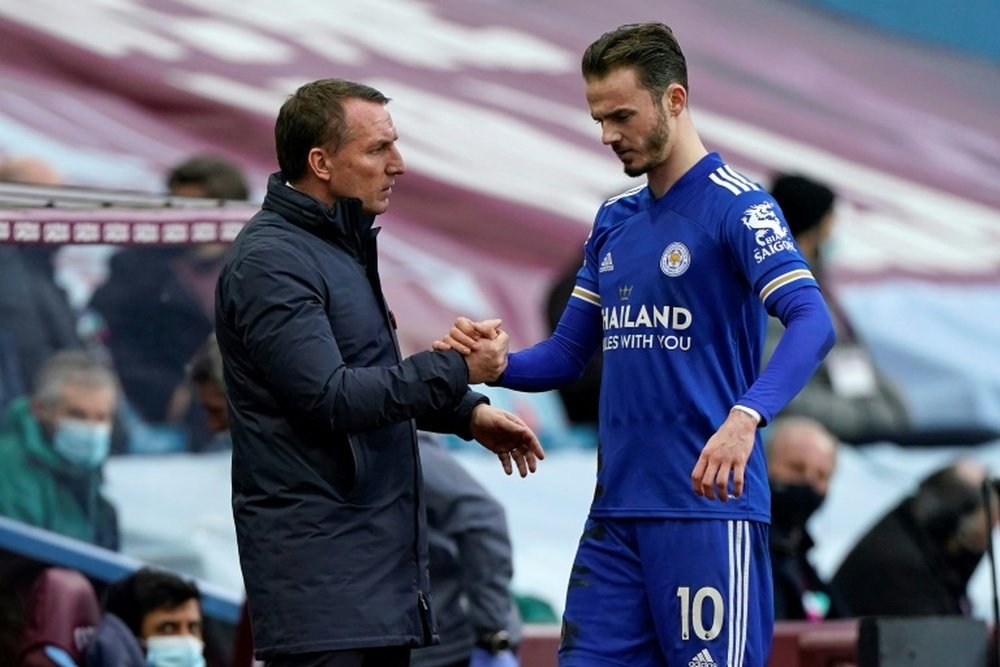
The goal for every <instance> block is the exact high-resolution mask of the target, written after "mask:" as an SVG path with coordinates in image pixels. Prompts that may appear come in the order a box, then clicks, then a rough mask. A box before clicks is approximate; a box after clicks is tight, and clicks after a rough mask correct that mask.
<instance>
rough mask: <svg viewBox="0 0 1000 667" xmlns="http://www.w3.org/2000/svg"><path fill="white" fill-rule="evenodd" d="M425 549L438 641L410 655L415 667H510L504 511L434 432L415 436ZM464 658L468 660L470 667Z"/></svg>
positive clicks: (512, 634)
mask: <svg viewBox="0 0 1000 667" xmlns="http://www.w3.org/2000/svg"><path fill="white" fill-rule="evenodd" d="M418 442H419V445H420V465H421V468H422V469H423V475H424V497H425V498H426V503H427V527H428V543H429V551H430V573H431V599H432V602H433V604H434V613H435V616H436V617H437V625H438V635H439V636H440V637H441V643H440V644H439V645H437V646H429V647H425V648H421V649H416V650H414V651H413V653H412V654H411V657H410V664H411V665H413V666H414V667H468V666H469V665H472V667H506V666H513V665H517V659H516V658H515V657H514V654H513V651H512V649H513V648H514V647H515V646H516V645H517V643H518V642H519V639H520V625H521V624H520V619H519V617H518V615H517V609H516V606H515V605H514V602H513V599H512V596H511V593H510V579H511V576H512V575H513V563H512V556H511V548H510V537H509V535H508V533H507V519H506V516H505V515H504V510H503V507H502V506H501V505H500V503H498V502H497V501H496V500H495V499H494V498H493V497H492V496H490V495H489V493H488V492H487V491H486V489H484V488H483V487H482V486H481V485H480V484H479V483H478V482H476V480H474V479H473V478H472V476H471V475H470V474H469V473H468V472H466V470H465V469H464V468H463V467H462V466H461V464H459V463H458V461H456V460H455V459H454V458H453V457H452V456H451V455H450V454H449V453H448V451H447V450H446V449H445V447H444V446H443V445H442V444H441V442H440V441H439V440H438V439H437V438H436V437H435V436H433V435H431V434H428V433H424V432H420V433H418ZM470 661H471V662H470Z"/></svg>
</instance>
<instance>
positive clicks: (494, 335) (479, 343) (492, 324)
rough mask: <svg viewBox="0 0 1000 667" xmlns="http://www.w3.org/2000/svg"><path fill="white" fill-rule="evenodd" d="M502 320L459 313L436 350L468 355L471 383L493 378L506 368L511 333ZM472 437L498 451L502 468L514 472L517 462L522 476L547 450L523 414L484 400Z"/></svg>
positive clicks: (478, 408) (474, 420) (475, 417)
mask: <svg viewBox="0 0 1000 667" xmlns="http://www.w3.org/2000/svg"><path fill="white" fill-rule="evenodd" d="M500 324H501V321H500V320H485V321H483V322H473V321H472V320H470V319H469V318H467V317H459V318H458V319H457V320H455V325H454V326H453V327H452V328H451V330H450V331H448V333H447V334H446V335H445V336H444V338H442V339H441V340H436V341H434V344H433V347H434V349H435V350H455V351H457V352H460V353H461V354H462V356H464V357H465V363H466V364H467V365H468V367H469V383H470V384H476V383H479V382H492V381H493V380H496V379H497V378H499V377H500V375H501V374H503V372H504V370H505V369H506V368H507V350H508V348H509V347H510V336H508V335H507V332H505V331H502V330H501V329H500ZM470 430H471V433H472V437H473V438H475V439H476V440H477V441H478V442H479V443H480V444H481V445H482V446H483V447H485V448H486V449H488V450H490V451H491V452H493V453H495V454H496V455H497V457H499V459H500V464H501V465H502V466H503V470H504V472H505V473H507V474H508V475H510V474H513V472H514V466H515V465H516V466H517V471H518V473H520V475H521V477H526V476H527V475H528V473H529V472H535V470H536V469H537V467H538V461H539V459H544V458H545V451H544V450H543V449H542V445H541V443H540V442H538V436H536V435H535V433H534V432H533V431H532V430H531V429H530V428H528V425H527V424H525V423H524V422H523V421H522V420H521V419H520V417H518V416H517V415H514V414H511V413H509V412H507V411H506V410H501V409H499V408H495V407H493V406H491V405H487V404H485V403H482V404H480V405H477V406H476V407H475V408H474V409H473V411H472V423H471V425H470Z"/></svg>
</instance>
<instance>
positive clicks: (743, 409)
mask: <svg viewBox="0 0 1000 667" xmlns="http://www.w3.org/2000/svg"><path fill="white" fill-rule="evenodd" d="M733 410H739V411H740V412H745V413H746V414H748V415H750V416H751V417H753V420H754V422H756V423H757V424H758V425H759V424H760V423H761V422H762V421H763V418H762V417H761V416H760V413H759V412H757V411H756V410H754V409H753V408H748V407H747V406H745V405H734V406H733Z"/></svg>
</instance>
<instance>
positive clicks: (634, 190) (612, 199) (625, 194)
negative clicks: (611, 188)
mask: <svg viewBox="0 0 1000 667" xmlns="http://www.w3.org/2000/svg"><path fill="white" fill-rule="evenodd" d="M644 187H646V186H645V185H637V186H636V187H634V188H632V189H631V190H626V191H625V192H623V193H621V194H618V195H615V196H614V197H612V198H611V199H609V200H607V201H606V202H604V206H607V205H608V204H614V203H615V202H616V201H618V200H619V199H621V198H622V197H628V196H629V195H634V194H635V193H637V192H639V191H640V190H642V189H643V188H644Z"/></svg>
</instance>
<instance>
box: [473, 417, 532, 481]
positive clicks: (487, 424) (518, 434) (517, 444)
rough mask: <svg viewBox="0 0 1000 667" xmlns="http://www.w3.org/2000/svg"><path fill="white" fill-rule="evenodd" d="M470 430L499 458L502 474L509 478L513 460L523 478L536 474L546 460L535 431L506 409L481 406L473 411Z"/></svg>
mask: <svg viewBox="0 0 1000 667" xmlns="http://www.w3.org/2000/svg"><path fill="white" fill-rule="evenodd" d="M470 431H471V433H472V437H473V438H475V439H476V440H477V441H479V444H481V445H482V446H483V447H485V448H486V449H488V450H490V451H491V452H494V453H495V454H496V455H497V456H498V457H499V458H500V464H501V465H502V466H503V471H504V472H505V473H507V474H508V475H510V474H512V473H513V472H514V467H513V465H512V463H511V461H513V464H516V465H517V471H518V472H519V473H520V474H521V477H527V476H528V472H529V471H530V472H535V470H536V469H537V468H538V461H539V459H544V458H545V451H544V450H543V449H542V444H541V443H540V442H538V436H536V435H535V433H534V431H532V430H531V429H530V428H528V425H527V424H525V423H524V422H523V421H521V419H520V418H519V417H518V416H517V415H513V414H511V413H509V412H507V411H506V410H501V409H499V408H494V407H493V406H492V405H487V404H486V403H480V404H479V405H477V406H476V407H475V408H473V409H472V423H471V424H470Z"/></svg>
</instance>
